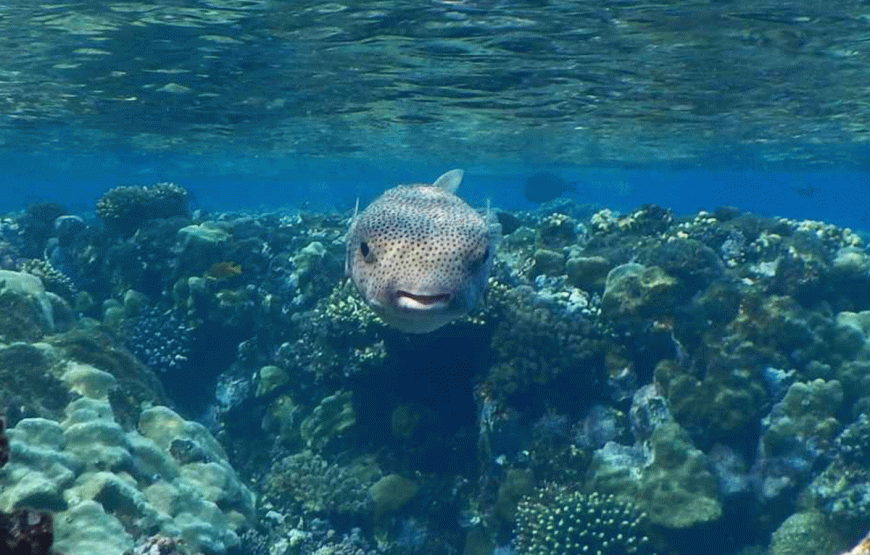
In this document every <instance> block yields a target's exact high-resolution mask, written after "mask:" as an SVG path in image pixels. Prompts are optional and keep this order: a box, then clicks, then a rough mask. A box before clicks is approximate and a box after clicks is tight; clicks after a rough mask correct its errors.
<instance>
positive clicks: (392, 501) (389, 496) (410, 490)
mask: <svg viewBox="0 0 870 555" xmlns="http://www.w3.org/2000/svg"><path fill="white" fill-rule="evenodd" d="M419 489H420V486H419V485H417V482H415V481H414V480H410V479H408V478H405V477H404V476H400V475H398V474H387V475H386V476H384V477H383V478H381V479H380V480H378V481H377V482H375V483H374V484H372V485H371V487H370V488H369V495H370V496H371V498H372V502H373V503H374V507H373V511H374V515H375V520H376V521H377V520H380V519H381V517H382V516H383V515H385V514H387V513H393V512H395V511H398V510H399V509H400V508H402V505H404V504H405V503H407V502H408V501H410V500H411V499H412V498H413V497H414V496H415V495H417V491H418V490H419Z"/></svg>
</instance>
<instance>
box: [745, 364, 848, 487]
mask: <svg viewBox="0 0 870 555" xmlns="http://www.w3.org/2000/svg"><path fill="white" fill-rule="evenodd" d="M842 402H843V388H842V386H841V385H840V382H838V381H836V380H831V381H825V380H822V379H818V380H813V381H812V382H795V383H793V384H792V385H791V387H789V389H788V392H787V393H786V395H785V397H784V398H783V399H782V401H780V402H779V403H777V404H776V405H774V406H773V408H772V409H771V411H770V414H768V415H767V416H766V417H765V418H764V419H763V420H762V434H761V438H760V440H759V443H758V455H757V459H756V461H755V464H754V465H753V468H752V479H753V485H754V488H755V492H756V495H757V496H758V498H759V499H760V500H762V501H765V502H767V501H772V500H774V499H776V498H778V497H780V496H781V495H784V494H787V493H793V492H794V491H795V489H796V488H797V487H798V486H800V485H802V484H803V483H805V482H806V481H807V480H808V479H809V478H810V475H811V472H812V469H813V465H814V464H815V463H816V461H817V460H818V459H819V457H821V456H823V455H825V454H827V453H829V452H830V450H831V447H832V445H833V442H834V439H835V437H836V435H837V433H838V432H839V431H840V423H839V422H838V421H837V418H836V415H837V414H838V412H839V410H840V406H841V403H842Z"/></svg>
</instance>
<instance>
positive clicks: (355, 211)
mask: <svg viewBox="0 0 870 555" xmlns="http://www.w3.org/2000/svg"><path fill="white" fill-rule="evenodd" d="M357 214H359V197H356V206H354V207H353V218H351V219H350V221H354V220H355V219H356V215H357Z"/></svg>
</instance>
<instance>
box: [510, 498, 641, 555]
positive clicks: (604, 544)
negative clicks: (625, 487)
mask: <svg viewBox="0 0 870 555" xmlns="http://www.w3.org/2000/svg"><path fill="white" fill-rule="evenodd" d="M517 550H518V551H519V553H520V554H521V555H581V554H586V553H597V554H600V555H627V554H646V553H652V546H651V542H650V539H649V537H648V536H647V534H646V515H645V514H644V513H643V512H642V511H641V510H640V509H638V508H637V507H636V506H635V505H633V504H631V503H626V502H623V501H620V500H618V499H617V498H616V497H615V496H613V495H601V494H598V493H591V494H588V495H586V494H583V493H579V492H576V491H567V490H563V489H560V488H556V487H553V486H550V487H547V488H544V489H542V490H540V491H539V492H538V493H537V494H536V495H534V496H532V497H530V498H527V499H525V500H524V501H522V502H521V503H520V505H519V507H518V509H517Z"/></svg>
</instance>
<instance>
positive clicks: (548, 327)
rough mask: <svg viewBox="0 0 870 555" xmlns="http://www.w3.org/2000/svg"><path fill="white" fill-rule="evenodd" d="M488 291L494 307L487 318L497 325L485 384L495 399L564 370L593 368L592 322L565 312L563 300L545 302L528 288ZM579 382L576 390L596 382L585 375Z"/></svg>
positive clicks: (596, 352)
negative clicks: (489, 386) (491, 364)
mask: <svg viewBox="0 0 870 555" xmlns="http://www.w3.org/2000/svg"><path fill="white" fill-rule="evenodd" d="M491 293H492V295H491V299H490V303H492V305H493V306H491V307H489V308H487V315H486V318H487V319H491V320H494V321H496V322H497V324H496V328H495V331H494V333H493V335H492V343H491V344H492V349H493V351H494V352H495V354H496V361H495V364H494V365H493V366H492V368H491V369H490V372H489V380H488V381H489V382H490V383H492V384H493V385H494V386H495V393H496V394H497V395H498V396H501V397H504V396H514V395H517V394H520V393H522V392H524V391H526V390H527V389H528V388H529V387H530V386H532V385H535V384H539V385H544V384H548V383H550V382H552V381H553V380H554V379H556V378H557V377H558V376H560V375H562V374H563V373H565V372H571V371H576V369H578V368H594V367H596V364H595V363H594V360H595V359H596V357H600V356H601V353H602V351H601V348H602V342H601V340H600V339H599V337H598V336H597V334H596V333H594V329H593V328H594V326H593V322H592V320H591V319H590V318H586V317H585V316H583V315H581V314H579V313H576V312H575V313H572V314H569V313H568V311H567V308H566V303H564V302H563V301H562V300H561V299H543V298H542V297H541V296H539V295H537V294H536V293H535V291H534V290H532V289H531V288H530V287H527V286H520V287H516V288H507V287H505V288H500V287H494V288H493V289H492V291H491ZM493 313H497V314H498V317H497V318H496V317H493V316H492V314H493ZM577 378H582V382H583V383H582V384H579V383H578V386H579V387H588V385H589V383H590V382H593V381H594V380H595V376H594V375H592V376H590V375H588V374H583V375H578V376H577Z"/></svg>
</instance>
